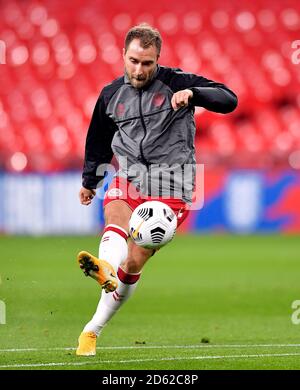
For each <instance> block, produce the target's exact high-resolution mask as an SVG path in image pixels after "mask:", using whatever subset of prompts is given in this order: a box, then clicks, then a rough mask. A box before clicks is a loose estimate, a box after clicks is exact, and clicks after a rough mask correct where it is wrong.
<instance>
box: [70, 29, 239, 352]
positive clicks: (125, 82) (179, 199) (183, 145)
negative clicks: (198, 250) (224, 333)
mask: <svg viewBox="0 0 300 390" xmlns="http://www.w3.org/2000/svg"><path fill="white" fill-rule="evenodd" d="M161 43H162V40H161V36H160V34H159V32H158V31H157V30H156V29H153V28H152V27H151V26H149V25H146V24H142V25H139V26H136V27H133V28H132V29H131V30H129V32H128V33H127V35H126V38H125V48H124V49H123V59H124V66H125V75H124V76H122V77H120V78H118V79H117V80H114V81H113V82H112V83H111V84H109V85H107V86H106V87H105V88H104V89H103V90H102V92H101V94H100V97H99V99H98V101H97V103H96V107H95V110H94V113H93V117H92V120H91V124H90V127H89V130H88V134H87V139H86V151H85V162H84V170H83V186H82V188H81V190H80V193H79V197H80V202H81V203H82V204H83V205H89V204H90V203H91V201H92V199H93V197H94V196H95V189H96V187H97V186H99V182H100V183H101V180H103V175H104V170H103V169H102V168H103V165H105V164H107V163H110V161H111V159H112V157H113V154H114V155H115V156H116V158H117V160H118V162H119V171H118V173H117V174H116V176H115V178H114V179H113V182H112V184H111V185H110V187H109V189H108V191H107V192H106V196H105V199H104V214H105V229H104V234H103V236H102V240H101V243H100V247H99V258H96V257H94V256H93V255H91V254H89V253H88V252H80V253H79V254H78V261H79V264H80V267H81V268H82V269H83V271H84V272H85V274H86V275H88V276H91V277H92V278H94V279H96V281H97V282H98V283H99V284H100V285H101V287H102V288H103V289H104V290H105V292H106V293H107V294H102V296H101V299H100V301H99V304H98V307H97V310H96V313H95V314H94V316H93V318H92V320H91V321H90V322H89V323H88V324H87V325H86V326H85V327H84V329H83V332H82V333H81V335H80V337H79V346H78V348H77V351H76V354H77V355H79V356H90V355H95V353H96V338H97V336H99V334H100V332H101V330H102V329H103V327H104V326H105V325H106V323H107V322H108V321H109V320H110V318H111V317H112V316H113V315H114V314H115V313H116V312H117V310H118V309H119V308H120V306H121V305H122V304H123V303H124V302H125V301H126V300H127V299H128V298H129V296H130V295H131V294H132V293H133V292H134V290H135V288H136V286H137V282H138V280H139V278H140V275H141V270H142V268H143V266H144V264H145V263H146V261H147V260H148V259H149V258H150V257H151V256H152V255H153V250H149V249H144V248H142V247H139V246H137V245H136V244H134V243H133V241H130V240H129V241H128V242H127V239H128V222H129V219H130V216H131V214H132V212H133V210H134V209H135V207H137V206H138V205H139V204H141V203H143V202H144V201H146V200H150V199H160V200H161V201H162V202H165V203H167V204H168V205H169V206H170V207H171V208H172V209H173V210H174V212H175V213H176V215H177V218H178V225H180V224H181V223H182V221H183V220H184V219H185V218H186V216H187V214H188V207H189V204H190V203H191V199H192V192H193V186H194V176H195V172H194V169H193V170H192V174H189V175H187V177H184V180H183V181H182V180H180V179H181V177H182V172H183V167H184V166H185V165H189V166H192V167H193V168H194V167H195V157H194V136H195V122H194V117H193V114H194V107H195V106H201V107H204V108H206V109H208V110H210V111H215V112H219V113H224V114H225V113H229V112H231V111H233V110H234V109H235V107H236V106H237V97H236V96H235V94H234V93H233V92H231V91H230V90H229V89H228V88H227V87H226V86H225V85H223V84H220V83H216V82H214V81H211V80H208V79H205V78H204V77H201V76H197V75H193V74H190V73H184V72H182V71H181V70H180V69H172V68H167V67H163V66H160V65H158V63H157V61H158V59H159V55H160V50H161ZM183 55H184V53H183ZM174 171H175V174H174ZM99 172H100V173H99ZM160 173H162V174H164V173H169V174H170V175H171V178H172V180H171V181H170V180H167V181H166V180H157V177H158V176H159V174H160ZM178 173H180V174H178ZM170 175H167V176H168V177H169V178H170Z"/></svg>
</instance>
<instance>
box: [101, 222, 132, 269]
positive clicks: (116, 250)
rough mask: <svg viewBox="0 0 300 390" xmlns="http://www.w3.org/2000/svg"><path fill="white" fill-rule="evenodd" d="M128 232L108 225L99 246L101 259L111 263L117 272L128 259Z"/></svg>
mask: <svg viewBox="0 0 300 390" xmlns="http://www.w3.org/2000/svg"><path fill="white" fill-rule="evenodd" d="M127 238H128V234H127V232H126V231H125V230H124V229H122V228H121V227H120V226H118V225H112V224H111V225H107V226H106V227H105V229H104V233H103V236H102V239H101V242H100V245H99V259H102V260H105V261H107V262H108V263H110V264H111V265H112V266H113V267H114V269H115V271H116V272H117V269H118V268H119V265H120V264H121V263H122V262H123V261H124V260H126V259H127V255H128V247H127Z"/></svg>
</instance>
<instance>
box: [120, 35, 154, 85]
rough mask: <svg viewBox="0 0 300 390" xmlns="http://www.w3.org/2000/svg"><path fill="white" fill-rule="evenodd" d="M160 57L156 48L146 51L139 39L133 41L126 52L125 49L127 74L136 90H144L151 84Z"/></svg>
mask: <svg viewBox="0 0 300 390" xmlns="http://www.w3.org/2000/svg"><path fill="white" fill-rule="evenodd" d="M158 57H159V56H158V54H157V49H156V47H155V46H150V47H147V48H146V49H144V48H143V47H142V46H141V45H140V40H139V39H133V40H132V41H131V42H130V44H129V46H128V49H127V51H126V52H125V49H123V59H124V65H125V72H126V74H127V76H128V78H129V80H130V83H131V85H132V86H133V87H134V88H143V87H144V86H145V85H146V84H148V83H149V81H150V80H151V78H152V76H153V73H154V72H155V69H156V65H157V60H158Z"/></svg>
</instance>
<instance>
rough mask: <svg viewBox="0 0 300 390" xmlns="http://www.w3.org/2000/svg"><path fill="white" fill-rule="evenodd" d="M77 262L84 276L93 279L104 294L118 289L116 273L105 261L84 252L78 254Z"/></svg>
mask: <svg viewBox="0 0 300 390" xmlns="http://www.w3.org/2000/svg"><path fill="white" fill-rule="evenodd" d="M77 260H78V263H79V266H80V268H81V269H82V270H83V272H84V273H85V275H86V276H90V277H92V278H93V279H95V280H96V281H97V282H98V283H99V284H100V286H101V287H102V288H103V289H104V291H105V292H107V293H108V292H112V291H115V289H116V288H117V287H118V281H117V278H116V273H115V271H114V269H113V267H112V266H111V265H110V264H109V263H108V262H107V261H105V260H100V259H97V257H95V256H93V255H91V254H90V253H88V252H85V251H81V252H79V253H78V255H77Z"/></svg>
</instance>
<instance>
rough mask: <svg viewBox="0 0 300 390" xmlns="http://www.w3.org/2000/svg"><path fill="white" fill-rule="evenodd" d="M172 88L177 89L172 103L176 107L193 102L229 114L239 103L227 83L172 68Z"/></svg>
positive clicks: (195, 104)
mask: <svg viewBox="0 0 300 390" xmlns="http://www.w3.org/2000/svg"><path fill="white" fill-rule="evenodd" d="M170 86H171V88H172V89H173V90H174V91H175V93H174V95H173V97H172V100H171V104H172V107H173V108H174V109H177V108H179V107H182V106H186V105H187V104H189V103H191V104H192V105H194V106H199V107H204V108H206V109H207V110H210V111H214V112H219V113H222V114H227V113H229V112H232V111H233V110H234V109H235V108H236V106H237V103H238V99H237V96H236V95H235V93H234V92H232V91H231V90H230V89H229V88H228V87H226V85H224V84H222V83H217V82H215V81H213V80H209V79H206V78H205V77H202V76H197V75H194V74H192V73H185V72H182V71H181V70H174V69H173V70H172V76H171V85H170Z"/></svg>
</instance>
